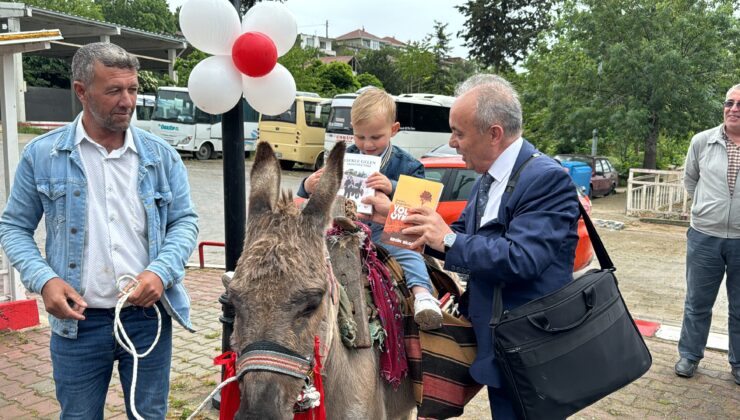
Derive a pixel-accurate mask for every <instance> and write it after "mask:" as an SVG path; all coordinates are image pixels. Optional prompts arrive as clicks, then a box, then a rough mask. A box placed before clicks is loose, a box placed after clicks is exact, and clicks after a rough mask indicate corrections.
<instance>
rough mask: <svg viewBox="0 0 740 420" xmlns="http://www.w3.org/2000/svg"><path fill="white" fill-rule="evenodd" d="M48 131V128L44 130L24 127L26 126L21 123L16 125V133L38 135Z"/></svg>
mask: <svg viewBox="0 0 740 420" xmlns="http://www.w3.org/2000/svg"><path fill="white" fill-rule="evenodd" d="M48 131H49V130H45V129H43V128H38V127H26V126H23V125H20V124H19V125H18V134H36V135H40V134H44V133H46V132H48Z"/></svg>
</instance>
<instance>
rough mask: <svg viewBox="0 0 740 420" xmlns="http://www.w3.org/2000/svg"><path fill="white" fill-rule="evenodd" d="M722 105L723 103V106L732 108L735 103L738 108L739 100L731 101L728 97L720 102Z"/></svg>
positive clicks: (739, 106) (739, 105)
mask: <svg viewBox="0 0 740 420" xmlns="http://www.w3.org/2000/svg"><path fill="white" fill-rule="evenodd" d="M722 105H724V106H725V108H727V109H732V107H733V106H735V105H737V107H738V108H740V101H737V102H735V101H733V100H731V99H728V100H726V101H724V102H722Z"/></svg>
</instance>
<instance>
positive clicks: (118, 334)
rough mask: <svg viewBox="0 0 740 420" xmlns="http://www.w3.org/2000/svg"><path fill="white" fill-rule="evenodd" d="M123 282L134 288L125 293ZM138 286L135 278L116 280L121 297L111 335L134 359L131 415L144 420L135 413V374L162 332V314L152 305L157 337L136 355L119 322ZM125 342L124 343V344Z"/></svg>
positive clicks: (117, 304) (127, 277)
mask: <svg viewBox="0 0 740 420" xmlns="http://www.w3.org/2000/svg"><path fill="white" fill-rule="evenodd" d="M123 280H129V281H130V282H132V283H133V284H134V287H132V288H130V289H129V290H128V291H125V290H124V288H122V287H121V282H122V281H123ZM138 285H139V281H138V280H136V278H135V277H133V276H131V275H128V274H125V275H123V276H121V277H119V278H118V280H117V281H116V287H118V290H120V291H121V293H123V295H122V296H121V297H120V299H118V302H117V303H116V317H115V325H114V327H113V333H114V334H115V336H116V341H118V344H120V345H121V347H122V348H123V349H124V350H126V351H127V352H128V353H129V354H131V356H133V358H134V375H133V378H132V379H131V390H130V392H129V394H130V403H129V405H130V406H131V413H132V414H133V415H134V417H135V418H136V419H137V420H145V419H144V417H142V416H141V415H140V414H139V412H138V411H136V376H137V375H136V372H137V371H138V368H139V358H144V357H147V356H148V355H149V353H151V352H152V350H154V347H155V346H156V345H157V343H158V342H159V335H160V333H161V332H162V314H160V312H159V308H158V307H157V305H156V304H155V305H154V310H156V311H157V336H156V337H155V338H154V341H153V342H152V344H151V346H149V349H148V350H147V351H145V352H144V353H142V354H138V353H136V346H134V343H133V342H131V339H130V338H129V337H128V334H126V330H125V329H124V328H123V323H122V322H121V308H123V304H124V303H126V301H127V300H128V297H129V296H130V295H131V293H133V292H134V290H136V287H137V286H138ZM121 337H123V340H121ZM124 341H125V343H124Z"/></svg>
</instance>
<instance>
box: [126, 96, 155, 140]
mask: <svg viewBox="0 0 740 420" xmlns="http://www.w3.org/2000/svg"><path fill="white" fill-rule="evenodd" d="M154 102H155V96H154V95H136V109H135V110H134V113H133V115H131V125H133V126H135V127H139V128H141V129H142V130H146V131H151V125H152V116H153V115H154Z"/></svg>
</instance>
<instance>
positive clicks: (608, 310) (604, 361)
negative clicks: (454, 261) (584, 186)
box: [491, 204, 652, 419]
mask: <svg viewBox="0 0 740 420" xmlns="http://www.w3.org/2000/svg"><path fill="white" fill-rule="evenodd" d="M579 206H580V204H579ZM580 211H581V216H582V217H583V219H584V222H585V223H586V227H587V229H588V233H589V237H590V238H591V243H592V245H593V248H594V251H595V253H596V255H597V257H598V260H599V264H600V266H601V269H599V270H590V271H589V272H587V273H586V274H584V275H583V276H581V277H579V278H578V279H576V280H574V281H572V282H570V283H568V284H567V285H565V286H564V287H562V288H561V289H559V290H556V291H555V292H553V293H551V294H549V295H546V296H543V297H541V298H539V299H536V300H534V301H531V302H529V303H527V304H525V305H522V306H520V307H518V308H515V309H513V310H510V311H506V312H504V311H503V304H502V297H501V295H502V290H501V288H500V287H498V288H496V290H495V292H494V305H493V313H492V319H491V328H492V329H493V331H492V332H493V345H494V349H495V352H496V359H497V360H498V363H499V366H500V367H501V370H502V373H503V376H504V378H505V382H506V385H507V387H508V391H509V392H510V394H511V396H512V401H513V404H514V409H515V410H516V412H517V414H518V416H519V417H520V418H523V419H541V418H565V417H567V416H568V415H570V414H572V413H575V412H576V411H578V410H580V409H582V408H584V407H586V406H588V405H590V404H592V403H594V402H596V401H598V400H599V399H601V398H603V397H605V396H606V395H609V394H610V393H612V392H614V391H616V390H618V389H620V388H622V387H624V386H625V385H627V384H629V383H630V382H632V381H634V380H636V379H638V378H639V377H640V376H642V375H643V374H644V373H645V372H647V371H648V369H649V368H650V365H651V363H652V358H651V356H650V352H649V351H648V348H647V346H646V345H645V342H644V341H643V339H642V336H641V335H640V332H639V330H638V329H637V326H636V325H635V322H634V321H633V319H632V316H631V315H630V313H629V310H627V306H626V305H625V303H624V300H623V299H622V295H621V294H620V292H619V288H618V287H617V279H616V277H615V276H614V270H615V268H614V265H613V264H612V261H611V259H610V258H609V255H608V254H607V252H606V249H605V248H604V245H603V243H602V242H601V239H600V238H599V235H598V233H597V232H596V229H595V228H594V226H593V223H592V222H591V220H590V218H589V216H588V214H587V213H586V211H585V210H584V209H583V207H582V206H580Z"/></svg>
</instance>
